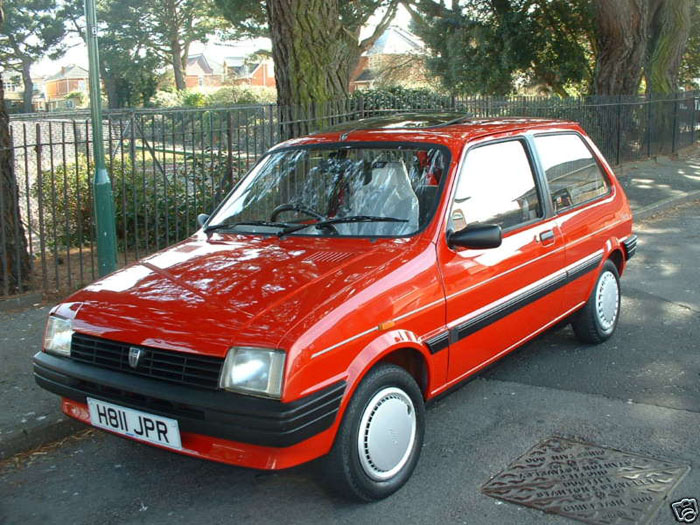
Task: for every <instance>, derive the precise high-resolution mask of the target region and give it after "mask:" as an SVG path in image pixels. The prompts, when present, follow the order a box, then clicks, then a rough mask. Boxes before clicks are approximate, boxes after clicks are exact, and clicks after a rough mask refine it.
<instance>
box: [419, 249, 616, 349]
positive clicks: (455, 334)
mask: <svg viewBox="0 0 700 525" xmlns="http://www.w3.org/2000/svg"><path fill="white" fill-rule="evenodd" d="M602 261H603V255H602V254H600V255H597V256H596V257H592V258H590V259H589V260H587V261H584V262H582V263H581V264H579V265H577V266H574V267H573V268H570V269H569V270H567V271H566V273H562V274H560V275H558V276H556V277H553V278H552V279H550V280H549V281H547V282H545V283H542V284H540V285H539V286H537V287H535V288H531V289H529V290H526V291H524V292H522V293H520V294H518V295H517V296H515V297H513V298H511V299H510V300H508V301H506V302H504V303H501V304H499V305H496V306H494V307H493V308H491V309H489V310H487V311H485V312H482V313H481V314H479V315H477V316H476V317H473V318H471V319H469V320H467V321H465V322H463V323H461V324H459V325H457V326H455V327H454V328H452V341H451V342H452V343H456V342H457V341H459V340H461V339H464V338H465V337H469V336H470V335H472V334H474V333H476V332H478V331H479V330H481V329H483V328H486V327H487V326H489V325H491V324H493V323H495V322H496V321H498V320H500V319H503V318H504V317H506V316H508V315H510V314H512V313H514V312H517V311H518V310H520V309H521V308H523V307H525V306H527V305H529V304H531V303H533V302H535V301H537V300H538V299H541V298H542V297H544V296H546V295H548V294H550V293H552V292H555V291H556V290H558V289H560V288H561V287H563V286H566V285H567V284H569V283H571V282H573V281H575V280H576V279H578V278H579V277H583V276H584V275H586V274H588V273H590V272H592V271H594V270H595V269H596V268H598V266H600V263H601V262H602ZM441 335H442V334H441ZM436 339H437V337H435V338H433V339H430V340H428V341H426V344H428V348H429V349H430V352H431V353H435V352H434V351H433V350H432V349H431V347H430V344H431V343H432V342H433V341H434V340H436Z"/></svg>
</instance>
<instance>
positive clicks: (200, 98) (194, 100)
mask: <svg viewBox="0 0 700 525" xmlns="http://www.w3.org/2000/svg"><path fill="white" fill-rule="evenodd" d="M179 96H180V105H181V106H185V107H187V108H201V107H204V106H206V105H207V97H206V96H205V95H204V93H200V92H199V91H189V90H185V91H181V92H180V94H179Z"/></svg>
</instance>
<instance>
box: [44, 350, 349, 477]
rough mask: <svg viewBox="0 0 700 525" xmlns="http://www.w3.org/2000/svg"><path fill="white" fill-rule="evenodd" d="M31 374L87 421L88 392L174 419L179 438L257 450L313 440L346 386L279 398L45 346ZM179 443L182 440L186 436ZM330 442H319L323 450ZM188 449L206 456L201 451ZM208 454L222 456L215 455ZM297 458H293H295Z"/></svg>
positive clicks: (332, 416) (330, 423)
mask: <svg viewBox="0 0 700 525" xmlns="http://www.w3.org/2000/svg"><path fill="white" fill-rule="evenodd" d="M34 377H35V379H36V382H37V384H38V385H39V386H41V387H42V388H45V389H46V390H49V391H51V392H54V393H56V394H58V395H60V396H61V397H63V398H64V403H63V410H64V412H66V413H67V414H68V415H70V416H72V417H76V418H77V419H80V420H83V421H85V422H86V423H89V417H87V409H85V411H84V412H85V413H84V414H83V413H82V412H81V407H85V405H86V403H87V401H86V398H87V397H91V398H94V399H101V400H103V401H108V402H112V403H115V404H117V405H122V406H125V407H129V408H134V409H137V410H142V411H145V412H150V413H152V414H157V415H162V416H165V417H169V418H172V419H176V420H177V421H178V425H179V427H180V431H181V432H182V434H183V438H184V437H186V436H187V435H191V436H199V438H200V439H199V440H200V441H201V438H208V439H209V442H208V445H207V446H209V445H211V443H213V442H217V443H218V442H235V444H236V445H237V446H236V448H237V449H240V448H241V447H243V448H245V445H249V446H250V447H253V448H255V449H256V450H257V449H260V448H266V449H268V448H269V449H280V450H288V449H289V448H298V449H303V448H304V447H303V446H300V445H303V444H304V442H307V441H312V440H313V438H314V437H317V436H318V435H319V434H322V433H323V434H325V433H326V432H325V431H327V430H328V429H330V428H331V427H332V426H333V424H334V423H335V420H336V416H337V413H338V410H339V408H340V404H341V401H342V398H343V393H344V391H345V382H342V381H341V382H338V383H335V384H333V385H331V386H329V387H327V388H324V389H322V390H320V391H318V392H315V393H313V394H311V395H309V396H306V397H304V398H301V399H299V400H296V401H293V402H291V403H282V402H280V401H276V400H272V399H262V398H255V397H251V396H245V395H241V394H235V393H232V392H225V391H208V390H204V389H200V388H196V387H187V386H183V385H178V384H170V383H167V382H165V381H161V380H157V379H150V378H146V377H139V376H134V375H130V374H125V373H122V372H117V371H113V370H106V369H102V368H98V367H95V366H92V365H88V364H84V363H79V362H77V361H73V360H71V359H69V358H63V357H56V356H53V355H50V354H47V353H45V352H39V353H37V354H36V355H35V356H34ZM67 400H70V401H72V403H71V402H70V401H67ZM326 441H328V436H325V440H323V442H324V443H325V442H326ZM183 443H184V444H186V441H185V440H184V439H183ZM307 445H308V443H307ZM317 446H318V444H317V445H316V446H315V447H314V448H316V450H318V448H317ZM329 447H330V445H328V446H324V447H321V448H323V449H325V450H324V451H323V452H327V451H328V449H329ZM199 452H201V451H199ZM270 452H271V454H270V457H273V456H274V457H277V456H279V454H277V453H276V451H275V450H271V451H270ZM323 452H321V454H322V453H323ZM185 453H187V451H185ZM321 454H317V455H321ZM191 455H203V456H204V457H207V455H206V454H202V453H196V454H191ZM210 459H215V460H220V461H224V460H222V459H220V458H214V457H211V458H210ZM309 459H312V458H309ZM226 462H229V463H236V464H244V463H241V462H233V461H226ZM300 462H301V461H292V463H293V464H294V463H300ZM264 463H265V466H257V465H248V466H257V468H281V467H279V466H272V467H271V466H267V464H268V463H269V461H266V462H264ZM284 463H287V461H285V462H284ZM285 466H291V465H285Z"/></svg>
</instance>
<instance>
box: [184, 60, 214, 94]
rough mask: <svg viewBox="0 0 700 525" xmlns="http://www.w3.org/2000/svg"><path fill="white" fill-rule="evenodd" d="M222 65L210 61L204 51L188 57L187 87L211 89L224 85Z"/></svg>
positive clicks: (186, 69)
mask: <svg viewBox="0 0 700 525" xmlns="http://www.w3.org/2000/svg"><path fill="white" fill-rule="evenodd" d="M222 80H223V78H222V74H221V65H220V64H217V63H216V62H213V61H210V60H208V59H207V57H206V56H205V55H204V54H203V53H199V54H197V55H190V56H188V57H187V64H186V67H185V84H186V85H187V89H198V90H200V91H211V89H210V88H213V89H218V88H220V87H221V86H222V85H223V82H222Z"/></svg>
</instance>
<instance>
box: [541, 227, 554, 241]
mask: <svg viewBox="0 0 700 525" xmlns="http://www.w3.org/2000/svg"><path fill="white" fill-rule="evenodd" d="M539 240H540V242H542V243H543V244H552V243H553V242H554V232H553V231H552V230H547V231H543V232H541V233H540V235H539Z"/></svg>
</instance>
